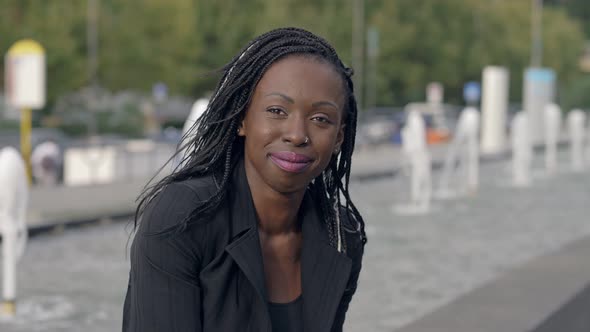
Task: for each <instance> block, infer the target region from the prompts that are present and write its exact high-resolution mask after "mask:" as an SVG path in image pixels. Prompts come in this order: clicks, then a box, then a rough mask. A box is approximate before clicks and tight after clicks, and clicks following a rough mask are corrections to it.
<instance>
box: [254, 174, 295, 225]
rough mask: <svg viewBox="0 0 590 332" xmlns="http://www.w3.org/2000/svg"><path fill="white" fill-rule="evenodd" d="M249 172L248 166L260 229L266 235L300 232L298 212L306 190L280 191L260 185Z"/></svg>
mask: <svg viewBox="0 0 590 332" xmlns="http://www.w3.org/2000/svg"><path fill="white" fill-rule="evenodd" d="M248 173H249V172H248V168H246V178H247V179H248V185H249V186H250V192H251V193H252V200H253V202H254V208H255V209H256V214H257V216H258V230H259V231H260V232H263V233H265V234H266V235H285V234H289V233H293V232H295V233H297V232H300V231H301V225H300V222H299V221H298V218H297V214H298V212H299V207H300V206H301V202H302V201H303V196H304V194H305V190H301V191H297V192H293V193H280V192H278V191H276V190H273V189H272V188H270V187H269V186H266V185H259V184H260V183H259V181H257V180H256V179H253V178H252V177H253V176H252V175H250V174H248Z"/></svg>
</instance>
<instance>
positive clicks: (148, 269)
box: [123, 162, 364, 332]
mask: <svg viewBox="0 0 590 332" xmlns="http://www.w3.org/2000/svg"><path fill="white" fill-rule="evenodd" d="M216 190H217V186H216V184H215V181H214V180H213V178H212V177H203V178H196V179H191V180H187V181H183V182H178V183H174V184H171V185H169V186H167V187H166V188H165V189H164V190H163V191H162V192H161V193H160V194H159V195H158V196H157V197H156V198H155V199H154V200H153V201H152V203H150V204H149V205H148V207H147V209H146V211H145V213H144V217H143V218H142V222H141V224H140V226H139V229H138V231H137V233H136V235H135V238H134V240H133V245H132V247H131V256H130V257H131V272H130V276H129V285H128V289H127V295H126V298H125V304H124V310H123V331H124V332H131V331H133V332H148V331H161V332H189V331H191V332H196V331H205V332H210V331H253V332H254V331H255V332H261V331H263V332H264V331H268V332H271V330H272V328H271V321H270V316H269V312H268V307H267V303H268V297H267V295H266V286H265V277H264V269H263V262H262V254H261V249H260V242H259V238H258V231H257V217H256V212H255V208H254V204H253V202H252V197H251V194H250V189H249V186H248V183H247V180H246V174H245V170H244V166H243V162H240V163H238V164H237V166H236V167H235V170H234V172H233V175H232V183H231V190H230V191H229V192H228V195H227V196H226V199H225V200H224V201H223V202H222V203H221V205H220V208H219V209H218V210H217V212H216V213H215V214H214V216H213V217H212V218H211V219H210V220H207V221H205V222H198V223H196V224H193V225H192V226H190V227H189V228H188V230H187V231H185V232H183V233H181V234H180V235H174V236H170V235H165V236H163V235H152V234H153V233H157V232H159V231H162V230H164V229H166V228H167V227H170V226H173V225H176V224H177V223H179V222H180V221H181V220H183V219H184V217H185V216H187V214H188V213H190V212H191V210H192V209H193V208H194V205H195V203H196V202H198V201H203V200H205V199H207V198H209V197H211V195H212V194H213V193H214V192H216ZM302 208H303V211H302V212H303V225H302V232H303V246H302V253H301V283H302V299H303V327H304V331H310V332H322V331H342V325H343V323H344V318H345V314H346V311H347V309H348V304H349V303H350V300H351V298H352V295H353V294H354V292H355V290H356V286H357V280H358V276H359V272H360V270H361V260H362V255H363V248H364V244H363V242H362V241H361V236H360V233H359V232H358V227H357V225H356V222H354V223H353V221H351V220H349V219H348V218H346V214H345V213H341V216H342V217H341V218H342V219H343V221H342V224H343V227H345V230H346V232H345V233H346V241H347V245H348V248H347V253H346V254H344V253H339V252H338V251H337V250H336V249H335V248H333V247H332V246H330V244H329V242H328V233H327V231H326V229H325V226H324V222H323V221H322V220H321V219H320V217H319V215H318V213H317V211H316V204H314V200H313V198H312V197H311V194H310V193H309V191H308V192H307V193H306V194H305V197H304V201H303V204H302Z"/></svg>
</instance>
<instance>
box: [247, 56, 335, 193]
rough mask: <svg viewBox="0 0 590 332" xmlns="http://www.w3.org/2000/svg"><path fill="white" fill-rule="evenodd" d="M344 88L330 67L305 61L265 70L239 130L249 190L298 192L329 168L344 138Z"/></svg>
mask: <svg viewBox="0 0 590 332" xmlns="http://www.w3.org/2000/svg"><path fill="white" fill-rule="evenodd" d="M343 86H344V85H343V82H342V78H341V76H340V75H339V74H338V73H337V72H336V70H335V69H334V68H333V67H332V65H331V64H328V63H324V62H322V61H320V60H318V59H314V58H310V57H305V56H300V55H299V56H297V55H293V56H288V57H286V58H284V59H281V60H279V61H277V62H275V63H273V64H272V65H271V66H270V67H269V68H268V70H267V71H266V73H264V75H263V76H262V78H261V79H260V81H259V83H258V85H257V86H256V88H255V90H254V94H253V96H252V100H251V103H250V105H249V107H248V109H247V110H246V115H245V117H244V120H243V121H242V124H241V127H240V130H239V135H240V136H243V137H244V138H245V143H244V144H245V147H244V151H245V152H244V157H245V158H244V159H245V167H246V173H247V175H248V181H249V184H250V186H251V187H256V188H252V189H253V190H254V189H271V190H274V191H276V192H280V193H285V194H286V193H294V192H298V191H302V190H305V188H306V187H307V185H308V184H309V183H310V182H311V181H312V180H313V179H314V178H315V177H317V176H318V175H319V174H320V173H321V172H322V171H323V170H324V169H325V168H326V167H327V166H328V163H329V162H330V159H331V158H332V155H333V154H334V153H335V151H339V149H340V145H341V144H342V141H343V138H344V121H343V116H344V111H343V109H344V101H345V93H344V90H343ZM258 186H263V187H265V188H261V187H258Z"/></svg>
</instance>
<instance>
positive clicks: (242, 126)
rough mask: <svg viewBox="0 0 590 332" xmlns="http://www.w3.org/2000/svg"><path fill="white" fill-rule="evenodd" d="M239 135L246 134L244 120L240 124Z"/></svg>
mask: <svg viewBox="0 0 590 332" xmlns="http://www.w3.org/2000/svg"><path fill="white" fill-rule="evenodd" d="M238 136H242V137H244V136H246V134H245V133H244V120H242V122H240V125H239V126H238Z"/></svg>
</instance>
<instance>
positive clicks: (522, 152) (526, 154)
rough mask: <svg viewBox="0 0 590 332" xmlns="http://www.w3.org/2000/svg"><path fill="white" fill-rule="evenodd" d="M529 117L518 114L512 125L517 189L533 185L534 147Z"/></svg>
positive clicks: (522, 112)
mask: <svg viewBox="0 0 590 332" xmlns="http://www.w3.org/2000/svg"><path fill="white" fill-rule="evenodd" d="M529 131H530V124H529V120H528V115H527V113H526V112H524V111H520V112H518V113H516V115H515V116H514V118H513V119H512V123H511V136H510V138H511V141H512V183H513V185H514V186H517V187H526V186H529V185H530V184H531V163H532V160H533V147H532V142H531V137H530V133H529Z"/></svg>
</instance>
